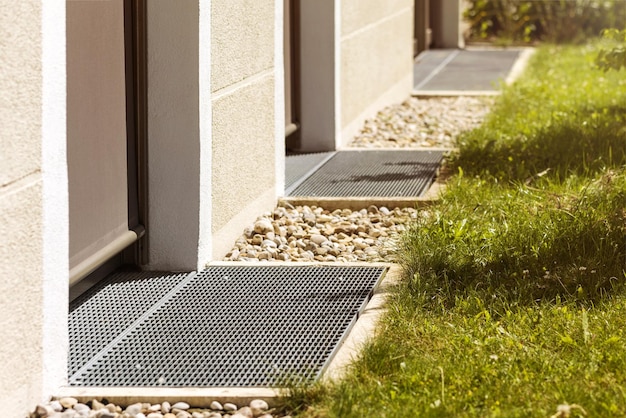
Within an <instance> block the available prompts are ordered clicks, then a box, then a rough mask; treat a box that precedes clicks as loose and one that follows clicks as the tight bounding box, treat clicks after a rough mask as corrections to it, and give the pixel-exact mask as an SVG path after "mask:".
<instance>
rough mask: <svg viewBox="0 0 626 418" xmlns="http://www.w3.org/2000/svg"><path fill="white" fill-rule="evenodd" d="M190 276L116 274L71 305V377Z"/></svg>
mask: <svg viewBox="0 0 626 418" xmlns="http://www.w3.org/2000/svg"><path fill="white" fill-rule="evenodd" d="M187 275H188V273H184V274H172V273H162V272H141V273H137V272H131V273H114V274H112V275H111V276H109V278H107V280H104V281H102V282H101V284H99V285H98V286H95V287H94V288H93V289H91V290H89V291H88V292H86V293H85V294H83V295H82V296H80V297H79V298H77V299H76V300H75V301H73V302H72V303H71V304H70V309H69V311H70V313H69V339H70V354H69V359H70V360H69V365H68V369H69V374H70V376H71V375H73V374H74V373H76V372H77V371H78V370H79V369H80V368H81V367H83V366H85V365H86V364H87V362H89V361H90V360H91V359H93V358H94V356H96V355H97V354H98V353H99V352H100V351H101V350H103V349H104V348H105V347H107V346H108V345H109V344H110V343H111V342H113V341H114V340H115V339H116V338H117V337H118V336H119V335H120V334H121V333H122V332H124V331H125V330H126V329H128V327H130V326H131V325H132V324H133V323H134V322H136V321H137V320H139V319H140V318H142V316H143V315H145V314H146V312H148V311H149V310H150V308H151V307H152V306H153V305H154V304H155V302H156V301H158V300H159V299H160V298H161V297H163V295H165V294H167V293H168V292H169V291H171V290H172V289H174V288H175V287H176V285H177V284H178V283H180V282H181V281H182V280H183V279H184V278H185V276H187Z"/></svg>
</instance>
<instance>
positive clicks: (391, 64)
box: [340, 9, 413, 127]
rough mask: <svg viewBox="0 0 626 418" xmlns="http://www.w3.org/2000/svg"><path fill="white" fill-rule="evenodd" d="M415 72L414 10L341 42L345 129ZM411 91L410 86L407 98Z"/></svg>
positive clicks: (407, 90) (408, 86) (342, 119)
mask: <svg viewBox="0 0 626 418" xmlns="http://www.w3.org/2000/svg"><path fill="white" fill-rule="evenodd" d="M412 71H413V12H412V9H408V10H406V12H404V13H402V14H400V15H396V16H395V17H393V18H392V19H387V20H383V21H382V22H381V23H379V24H377V25H374V26H371V27H370V28H368V29H367V30H364V31H362V32H359V33H357V34H355V35H354V36H349V37H347V38H345V39H344V40H342V42H341V83H340V85H341V97H342V113H341V114H342V118H341V121H342V127H345V126H347V125H348V124H350V123H352V122H353V121H354V119H355V118H357V117H358V116H359V115H360V114H361V113H362V112H363V111H364V110H365V108H366V107H367V106H368V105H369V104H370V103H373V102H376V101H377V100H378V98H379V97H381V96H382V95H384V93H385V92H387V90H389V89H391V88H392V87H394V86H396V85H397V84H398V83H399V82H401V81H402V80H403V79H407V76H409V75H410V74H412ZM410 87H411V86H410V84H407V89H406V96H407V97H408V96H409V94H410Z"/></svg>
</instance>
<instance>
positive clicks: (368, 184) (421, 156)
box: [289, 150, 443, 197]
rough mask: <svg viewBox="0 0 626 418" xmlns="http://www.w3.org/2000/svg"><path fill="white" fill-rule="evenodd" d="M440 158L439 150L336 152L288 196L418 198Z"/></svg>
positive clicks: (435, 171) (430, 180)
mask: <svg viewBox="0 0 626 418" xmlns="http://www.w3.org/2000/svg"><path fill="white" fill-rule="evenodd" d="M442 158H443V152H442V151H407V150H402V151H340V152H337V153H336V154H335V155H334V156H333V157H332V158H331V159H330V160H328V162H326V164H324V165H323V166H322V167H320V168H319V169H318V170H317V171H315V172H314V173H313V174H311V176H309V177H308V178H307V179H306V180H304V181H303V182H302V183H301V184H300V185H299V186H298V187H297V188H296V189H295V190H294V191H293V192H291V193H290V194H289V196H293V197H295V196H307V197H312V196H320V197H418V196H421V195H422V194H423V193H424V192H425V191H426V190H427V189H428V187H429V186H430V185H431V183H432V182H433V179H434V178H435V176H436V174H437V170H438V168H439V165H440V164H441V160H442Z"/></svg>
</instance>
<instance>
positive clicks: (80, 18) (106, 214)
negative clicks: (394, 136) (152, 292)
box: [0, 0, 458, 417]
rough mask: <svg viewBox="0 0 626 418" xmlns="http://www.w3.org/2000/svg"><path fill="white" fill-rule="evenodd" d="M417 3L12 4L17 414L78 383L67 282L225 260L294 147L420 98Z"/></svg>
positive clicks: (65, 0) (277, 190) (12, 336)
mask: <svg viewBox="0 0 626 418" xmlns="http://www.w3.org/2000/svg"><path fill="white" fill-rule="evenodd" d="M414 3H415V2H414V0H266V1H250V0H176V1H173V0H105V1H93V0H45V1H37V0H24V1H19V2H15V1H12V0H0V33H1V36H0V92H1V94H0V126H1V127H2V128H1V129H0V256H1V257H2V263H0V277H1V278H2V280H1V281H0V298H2V300H1V302H0V310H1V315H0V316H1V317H2V320H1V321H2V322H1V324H2V328H3V330H4V331H5V338H4V339H3V341H2V342H1V343H0V359H1V360H2V362H3V364H5V365H10V366H11V367H3V368H2V369H1V370H0V398H1V399H2V400H3V408H9V410H8V411H5V413H7V414H8V415H6V416H14V417H22V416H25V414H26V413H27V411H28V410H29V409H32V407H33V406H34V405H35V404H36V403H38V402H41V401H44V400H45V399H46V398H48V397H49V396H51V395H53V394H54V393H55V391H56V390H57V389H58V388H59V387H61V386H63V385H64V384H65V382H66V378H67V373H66V364H67V352H68V342H67V310H68V303H69V299H70V291H69V289H70V286H74V287H79V286H81V285H84V283H86V282H85V281H84V280H83V279H85V278H86V277H87V278H88V279H89V280H92V281H93V280H97V279H98V277H99V275H100V276H102V275H104V274H106V273H107V272H109V271H111V270H112V269H114V268H115V267H116V266H118V265H120V264H121V263H129V262H130V263H132V264H136V265H138V266H140V267H141V268H143V269H149V270H167V271H192V270H196V269H201V268H203V266H205V265H206V263H208V262H209V261H211V260H217V259H220V258H221V257H223V256H224V255H225V254H226V253H227V251H228V250H229V249H230V247H231V245H232V244H233V242H234V240H235V239H236V238H237V237H238V236H239V235H240V234H241V231H242V230H243V228H244V227H245V226H247V225H249V224H250V223H251V222H252V221H253V220H254V218H255V217H256V216H258V215H259V214H261V213H263V212H265V211H269V210H271V209H272V208H273V207H274V205H275V203H276V200H277V198H278V197H280V196H281V195H282V193H283V190H284V167H285V153H286V151H287V149H290V150H292V151H296V152H305V151H323V150H334V149H338V148H341V147H343V146H344V145H346V143H347V142H348V141H349V140H350V139H351V137H352V136H353V135H354V134H355V133H356V132H357V131H358V129H359V128H360V126H361V125H362V123H363V121H364V120H365V118H367V117H370V116H372V115H373V114H374V113H375V112H376V111H377V110H379V109H380V108H382V107H383V106H385V105H388V104H391V103H396V102H399V101H402V100H404V99H406V98H407V97H408V96H409V94H410V92H411V88H412V85H411V84H412V71H413V52H414V34H415V31H414V22H415V19H416V15H415V10H416V9H415V7H414V6H415V4H414ZM457 20H458V19H457ZM286 138H287V140H286Z"/></svg>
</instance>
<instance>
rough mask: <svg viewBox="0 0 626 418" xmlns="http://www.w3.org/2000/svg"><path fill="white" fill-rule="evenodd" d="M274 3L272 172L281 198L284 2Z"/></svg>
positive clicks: (283, 126) (283, 164) (283, 124)
mask: <svg viewBox="0 0 626 418" xmlns="http://www.w3.org/2000/svg"><path fill="white" fill-rule="evenodd" d="M285 1H288V0H275V1H274V8H275V11H274V126H275V141H276V145H275V147H274V156H275V157H274V172H275V173H276V174H275V177H276V186H275V194H276V197H277V198H278V197H282V196H283V195H284V191H285V123H286V122H285V62H284V60H285V54H284V48H285V44H284V40H285V37H284V33H283V32H284V26H285V25H284V24H283V20H284V19H285V18H286V17H285V16H284V2H285Z"/></svg>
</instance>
